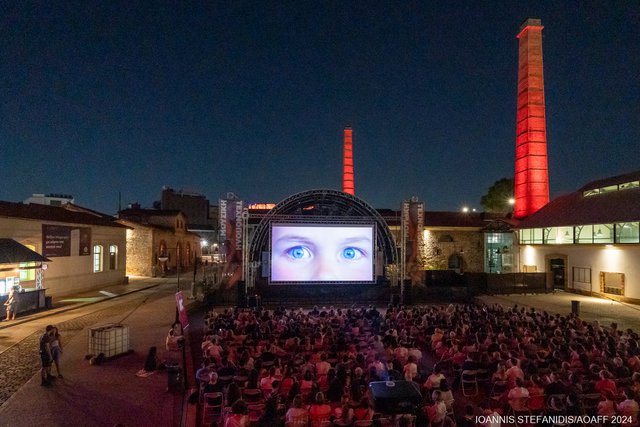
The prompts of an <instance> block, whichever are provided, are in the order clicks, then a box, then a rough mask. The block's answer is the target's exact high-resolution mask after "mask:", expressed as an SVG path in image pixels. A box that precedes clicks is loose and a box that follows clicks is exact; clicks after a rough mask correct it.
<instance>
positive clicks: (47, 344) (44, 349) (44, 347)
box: [40, 325, 53, 386]
mask: <svg viewBox="0 0 640 427" xmlns="http://www.w3.org/2000/svg"><path fill="white" fill-rule="evenodd" d="M52 339H53V325H47V327H46V328H45V332H44V334H43V335H42V336H41V337H40V362H41V368H40V376H41V377H42V382H41V383H40V385H42V386H49V385H51V362H52V361H53V356H52V355H51V341H52Z"/></svg>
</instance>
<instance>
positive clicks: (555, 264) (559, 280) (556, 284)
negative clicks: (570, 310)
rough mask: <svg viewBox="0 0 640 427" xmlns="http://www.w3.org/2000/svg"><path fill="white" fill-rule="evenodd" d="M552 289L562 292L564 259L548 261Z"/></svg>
mask: <svg viewBox="0 0 640 427" xmlns="http://www.w3.org/2000/svg"><path fill="white" fill-rule="evenodd" d="M549 270H550V271H551V277H552V284H553V289H554V290H556V289H559V290H564V289H565V281H566V268H565V259H564V258H551V259H550V260H549Z"/></svg>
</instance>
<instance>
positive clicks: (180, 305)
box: [176, 291, 189, 329]
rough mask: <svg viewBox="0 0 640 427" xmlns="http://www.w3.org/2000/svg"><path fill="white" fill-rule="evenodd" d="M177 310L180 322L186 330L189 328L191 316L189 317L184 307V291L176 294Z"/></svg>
mask: <svg viewBox="0 0 640 427" xmlns="http://www.w3.org/2000/svg"><path fill="white" fill-rule="evenodd" d="M176 309H177V310H178V320H180V324H181V325H182V329H184V328H186V327H187V326H189V316H187V308H186V307H185V306H184V296H183V295H182V291H179V292H176Z"/></svg>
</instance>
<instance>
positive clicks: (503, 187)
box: [480, 178, 514, 213]
mask: <svg viewBox="0 0 640 427" xmlns="http://www.w3.org/2000/svg"><path fill="white" fill-rule="evenodd" d="M513 182H514V181H513V178H502V179H500V180H498V181H496V182H494V183H493V185H492V186H491V187H489V190H487V194H485V195H484V196H482V198H481V199H480V205H482V207H483V208H484V210H485V212H505V213H506V212H511V210H512V209H513V207H512V206H511V205H510V204H509V199H510V198H512V197H513V186H514V184H513Z"/></svg>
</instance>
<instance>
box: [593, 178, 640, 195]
mask: <svg viewBox="0 0 640 427" xmlns="http://www.w3.org/2000/svg"><path fill="white" fill-rule="evenodd" d="M638 187H640V181H629V182H623V183H622V184H614V185H608V186H606V187H600V188H592V189H591V190H586V191H584V192H583V193H582V195H583V196H585V197H589V196H595V195H598V194H605V193H611V192H613V191H624V190H629V189H632V188H638Z"/></svg>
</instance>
